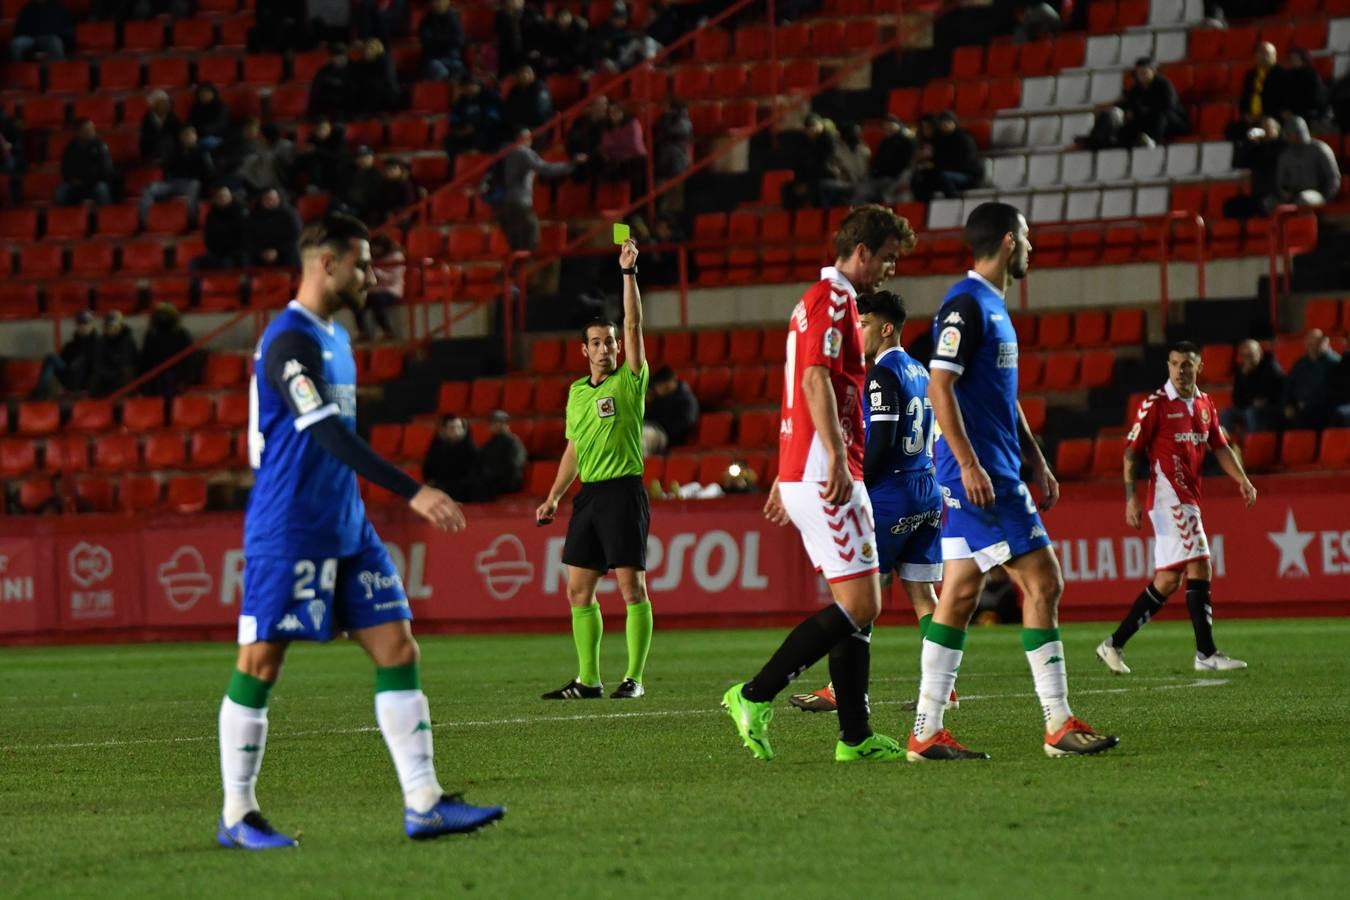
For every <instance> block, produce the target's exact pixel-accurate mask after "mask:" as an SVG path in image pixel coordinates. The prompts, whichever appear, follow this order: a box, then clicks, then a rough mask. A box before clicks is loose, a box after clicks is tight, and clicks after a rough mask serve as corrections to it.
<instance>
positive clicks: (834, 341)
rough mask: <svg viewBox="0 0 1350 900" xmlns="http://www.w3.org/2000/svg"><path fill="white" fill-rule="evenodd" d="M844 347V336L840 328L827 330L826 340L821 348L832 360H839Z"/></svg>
mask: <svg viewBox="0 0 1350 900" xmlns="http://www.w3.org/2000/svg"><path fill="white" fill-rule="evenodd" d="M843 347H844V335H843V332H841V331H840V330H839V329H838V328H827V329H825V339H824V341H823V344H822V346H821V348H820V352H822V353H824V354H825V355H826V356H828V357H829V358H830V359H838V358H839V351H840V350H842V349H843Z"/></svg>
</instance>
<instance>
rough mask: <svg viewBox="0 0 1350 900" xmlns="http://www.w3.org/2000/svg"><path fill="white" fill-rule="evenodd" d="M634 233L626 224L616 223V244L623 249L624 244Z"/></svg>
mask: <svg viewBox="0 0 1350 900" xmlns="http://www.w3.org/2000/svg"><path fill="white" fill-rule="evenodd" d="M632 233H633V232H632V229H630V228H629V227H628V224H627V223H626V222H615V223H614V243H615V244H616V245H618V246H620V247H622V246H623V244H624V242H625V241H627V240H628V238H629V237H631V236H632Z"/></svg>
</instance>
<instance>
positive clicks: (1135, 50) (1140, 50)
mask: <svg viewBox="0 0 1350 900" xmlns="http://www.w3.org/2000/svg"><path fill="white" fill-rule="evenodd" d="M1152 55H1153V32H1151V31H1131V32H1127V33H1126V34H1123V35H1121V36H1120V64H1121V65H1122V66H1133V65H1134V61H1135V60H1136V59H1138V58H1139V57H1141V56H1152Z"/></svg>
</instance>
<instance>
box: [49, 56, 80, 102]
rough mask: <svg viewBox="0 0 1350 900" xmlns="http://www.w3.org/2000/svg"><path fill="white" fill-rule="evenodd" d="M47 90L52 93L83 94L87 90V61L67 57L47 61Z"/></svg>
mask: <svg viewBox="0 0 1350 900" xmlns="http://www.w3.org/2000/svg"><path fill="white" fill-rule="evenodd" d="M47 90H48V91H50V92H52V93H54V94H83V93H84V92H85V91H87V90H89V63H87V62H83V61H82V60H69V59H68V60H59V61H56V62H49V63H47Z"/></svg>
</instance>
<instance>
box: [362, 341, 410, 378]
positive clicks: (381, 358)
mask: <svg viewBox="0 0 1350 900" xmlns="http://www.w3.org/2000/svg"><path fill="white" fill-rule="evenodd" d="M367 374H368V377H369V379H370V380H371V381H372V382H375V383H379V382H382V381H391V380H393V379H395V378H398V377H399V376H400V375H402V374H403V348H402V347H387V346H378V347H374V348H372V349H371V351H370V371H369V372H368V373H367Z"/></svg>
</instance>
